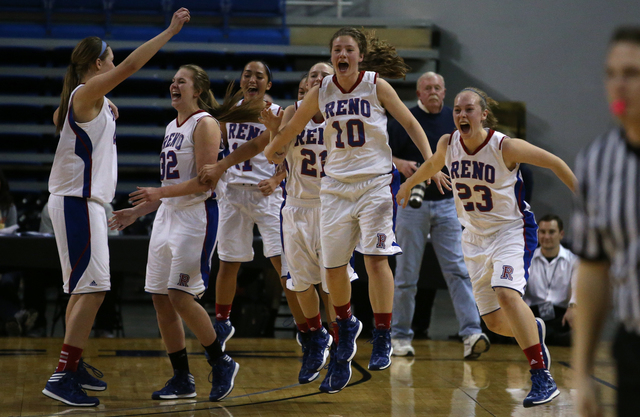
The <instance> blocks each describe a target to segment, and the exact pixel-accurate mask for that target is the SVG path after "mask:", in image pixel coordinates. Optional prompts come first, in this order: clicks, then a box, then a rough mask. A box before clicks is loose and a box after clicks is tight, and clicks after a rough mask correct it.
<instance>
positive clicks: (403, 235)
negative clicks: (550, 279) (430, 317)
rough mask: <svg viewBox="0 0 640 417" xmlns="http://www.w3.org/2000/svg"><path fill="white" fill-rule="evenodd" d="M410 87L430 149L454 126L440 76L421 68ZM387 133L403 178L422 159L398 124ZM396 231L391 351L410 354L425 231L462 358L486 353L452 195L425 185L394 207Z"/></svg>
mask: <svg viewBox="0 0 640 417" xmlns="http://www.w3.org/2000/svg"><path fill="white" fill-rule="evenodd" d="M416 90H417V91H416V95H417V96H418V105H417V106H415V107H412V108H411V109H410V111H411V113H412V114H413V115H414V116H415V118H416V119H417V120H418V122H419V123H420V125H421V126H422V128H423V129H424V131H425V133H426V134H427V137H428V138H429V143H430V146H431V148H432V149H436V146H437V144H438V140H439V139H440V137H441V136H442V135H445V134H447V133H451V132H453V131H454V130H456V126H455V124H454V122H453V110H452V109H451V107H448V106H445V105H444V96H445V91H446V89H445V87H444V78H443V77H442V76H441V75H439V74H436V73H434V72H426V73H424V74H423V75H422V76H421V77H420V78H419V79H418V83H417V89H416ZM388 131H389V145H390V146H391V150H392V152H393V162H394V163H395V165H396V166H397V167H398V170H399V171H400V172H401V173H402V175H403V176H404V177H405V178H409V177H410V176H411V175H413V173H414V172H415V171H416V170H417V168H418V166H419V165H418V164H419V163H422V162H424V159H423V158H422V155H421V154H420V152H419V151H418V148H417V147H416V146H415V145H414V144H413V142H412V141H411V139H410V138H409V135H408V134H407V132H406V131H405V130H404V129H403V128H402V126H401V125H400V124H399V123H398V122H396V121H395V120H393V121H390V122H389V125H388ZM443 172H445V173H447V174H448V171H447V170H446V168H443ZM396 235H397V236H398V244H399V245H400V247H401V248H402V250H403V254H402V255H399V256H396V273H395V296H394V300H393V323H392V326H391V328H392V330H391V332H392V334H391V337H392V343H393V354H394V355H397V356H405V355H413V354H414V353H415V351H414V348H413V346H411V340H412V339H413V335H414V333H413V330H412V329H411V321H412V318H413V314H414V311H415V305H416V301H415V296H416V292H417V283H418V279H419V275H420V265H421V263H422V255H423V253H424V249H425V246H426V244H427V238H428V237H429V235H431V237H432V240H431V241H432V243H433V249H434V251H435V253H436V256H437V258H438V262H439V263H440V267H441V269H442V275H443V276H444V279H445V281H446V282H447V286H448V287H449V294H450V295H451V299H452V301H453V306H454V309H455V312H456V317H457V319H458V323H459V324H460V330H459V333H458V334H459V335H460V336H461V337H462V338H463V341H464V358H465V359H475V358H477V357H478V356H480V354H481V353H482V352H486V351H487V350H488V349H489V345H490V343H489V339H488V338H487V336H485V335H484V333H482V330H481V328H480V315H479V314H478V309H477V307H476V303H475V301H474V299H473V292H472V290H471V281H470V280H469V273H468V272H467V267H466V266H465V264H464V259H463V256H462V246H461V243H460V242H461V236H462V227H461V226H460V222H459V221H458V216H457V214H456V207H455V204H454V202H453V193H452V192H451V191H446V190H445V191H444V192H441V191H439V190H438V189H437V188H436V185H435V184H431V185H429V186H428V187H427V189H426V190H425V192H424V197H423V201H422V205H421V206H420V207H419V208H413V207H407V208H401V207H398V218H397V224H396Z"/></svg>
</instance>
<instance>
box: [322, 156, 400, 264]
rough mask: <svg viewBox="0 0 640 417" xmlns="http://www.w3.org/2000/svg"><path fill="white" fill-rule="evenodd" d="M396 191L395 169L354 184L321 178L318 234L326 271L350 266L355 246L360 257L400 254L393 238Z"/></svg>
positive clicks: (398, 185)
mask: <svg viewBox="0 0 640 417" xmlns="http://www.w3.org/2000/svg"><path fill="white" fill-rule="evenodd" d="M399 187H400V176H399V174H398V171H397V170H396V169H395V168H394V170H393V172H392V173H389V174H385V175H379V176H376V177H373V178H371V179H368V180H365V181H359V182H354V183H344V182H340V181H337V180H335V179H333V178H330V177H324V178H322V188H321V190H320V200H321V202H322V203H321V207H322V214H321V222H320V231H321V236H322V248H323V251H322V257H323V262H324V266H325V268H337V267H340V266H344V265H346V264H347V263H349V259H350V258H351V254H352V252H353V250H354V248H355V247H356V244H358V242H360V247H359V248H358V252H361V253H362V254H363V255H395V254H397V253H402V249H400V246H398V244H397V243H396V237H395V220H396V211H397V204H396V199H395V196H396V193H397V191H398V188H399Z"/></svg>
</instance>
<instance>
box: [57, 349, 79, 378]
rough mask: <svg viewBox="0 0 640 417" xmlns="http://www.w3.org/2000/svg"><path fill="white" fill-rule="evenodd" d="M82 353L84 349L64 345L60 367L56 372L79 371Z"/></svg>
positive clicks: (59, 361) (59, 362)
mask: <svg viewBox="0 0 640 417" xmlns="http://www.w3.org/2000/svg"><path fill="white" fill-rule="evenodd" d="M82 351H83V349H80V348H77V347H75V346H71V345H66V344H63V345H62V350H61V351H60V359H59V360H58V367H57V368H56V372H62V371H71V372H75V371H77V370H78V362H80V358H82Z"/></svg>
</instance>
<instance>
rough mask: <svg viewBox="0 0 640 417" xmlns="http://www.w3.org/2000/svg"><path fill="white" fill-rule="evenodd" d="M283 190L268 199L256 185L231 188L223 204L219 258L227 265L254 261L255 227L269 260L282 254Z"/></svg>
mask: <svg viewBox="0 0 640 417" xmlns="http://www.w3.org/2000/svg"><path fill="white" fill-rule="evenodd" d="M282 201H283V200H282V188H280V187H278V188H277V189H276V190H275V191H274V192H273V194H271V195H270V196H268V197H265V196H263V195H262V193H261V192H260V190H259V189H258V187H257V186H254V185H236V184H229V185H227V190H226V192H225V195H224V198H222V199H221V200H220V201H219V204H220V230H219V234H220V241H219V243H218V257H219V258H220V260H222V261H225V262H249V261H251V260H253V225H254V224H257V225H258V230H259V231H260V235H261V236H262V248H263V253H264V256H265V257H266V258H272V257H274V256H280V255H281V254H282V239H281V236H280V208H281V206H282Z"/></svg>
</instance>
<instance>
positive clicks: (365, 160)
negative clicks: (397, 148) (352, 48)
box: [318, 71, 393, 182]
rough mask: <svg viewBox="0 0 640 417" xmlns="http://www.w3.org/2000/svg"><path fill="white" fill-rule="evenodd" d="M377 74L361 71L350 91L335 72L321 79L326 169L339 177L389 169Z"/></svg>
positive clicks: (366, 175)
mask: <svg viewBox="0 0 640 417" xmlns="http://www.w3.org/2000/svg"><path fill="white" fill-rule="evenodd" d="M377 77H378V74H377V73H375V72H371V71H366V72H365V71H361V72H360V75H359V77H358V80H357V81H356V83H355V84H354V85H353V87H351V89H350V90H349V91H346V90H344V89H343V88H342V86H340V85H339V84H338V80H337V78H336V76H335V75H334V76H332V77H325V78H324V80H322V85H321V87H320V91H319V96H318V107H319V108H320V111H321V112H322V113H323V115H324V119H325V123H326V128H325V131H324V136H325V145H326V146H327V150H328V151H329V154H328V156H327V162H326V165H325V173H326V174H327V175H328V176H329V177H331V178H334V179H336V180H338V181H342V182H355V181H362V180H365V179H367V178H371V177H374V176H377V175H381V174H388V173H390V172H391V169H392V167H393V163H392V160H391V148H390V147H389V136H388V134H387V115H386V113H385V109H384V107H382V104H380V101H379V100H378V95H377V92H376V79H377Z"/></svg>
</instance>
